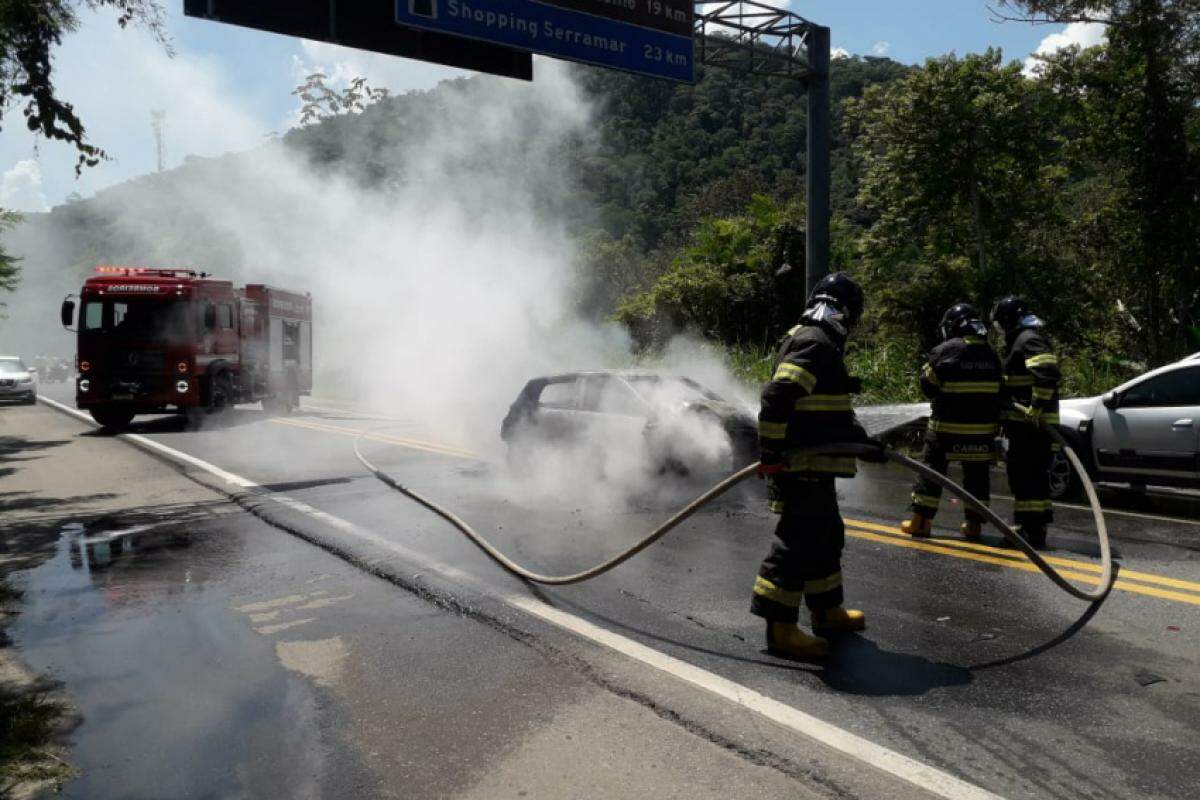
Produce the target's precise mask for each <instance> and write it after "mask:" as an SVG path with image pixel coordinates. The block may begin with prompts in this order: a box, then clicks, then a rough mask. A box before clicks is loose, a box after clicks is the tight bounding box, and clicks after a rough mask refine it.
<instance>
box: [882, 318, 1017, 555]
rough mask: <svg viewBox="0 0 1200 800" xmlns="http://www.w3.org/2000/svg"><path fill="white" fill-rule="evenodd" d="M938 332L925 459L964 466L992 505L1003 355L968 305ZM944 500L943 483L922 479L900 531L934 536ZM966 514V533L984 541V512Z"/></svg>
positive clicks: (926, 378)
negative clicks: (910, 510)
mask: <svg viewBox="0 0 1200 800" xmlns="http://www.w3.org/2000/svg"><path fill="white" fill-rule="evenodd" d="M938 333H939V334H940V335H941V337H942V343H941V344H940V345H938V346H937V347H935V348H934V349H933V350H932V351H931V352H930V353H929V356H928V359H927V360H926V363H925V366H924V367H923V368H922V370H921V391H922V392H924V394H925V396H926V397H928V398H929V399H930V400H931V401H932V403H933V413H932V414H931V415H930V417H929V427H928V428H927V430H926V432H925V453H924V456H923V458H924V461H925V463H926V464H928V465H929V466H930V467H932V468H933V469H935V470H937V471H938V472H940V473H942V474H943V475H945V474H946V471H947V469H948V468H949V465H950V463H951V462H958V463H960V464H962V470H963V483H964V487H965V488H966V490H967V491H968V492H970V493H971V494H973V495H974V496H975V497H976V498H978V499H979V500H982V501H983V502H984V503H986V502H988V500H990V499H991V466H992V463H993V462H994V461H995V460H996V434H997V432H998V428H999V419H1000V382H1001V377H1002V374H1003V373H1002V370H1001V366H1000V359H999V357H998V356H997V355H996V353H995V351H993V350H992V348H991V345H989V344H988V342H987V326H986V325H984V324H983V321H982V320H981V318H980V314H979V312H978V311H977V310H976V309H975V307H974V306H971V305H969V304H967V303H959V304H958V305H955V306H952V307H951V308H950V309H949V310H948V311H946V313H945V315H944V316H943V317H942V323H941V325H940V326H939V327H938ZM941 498H942V487H941V486H939V485H938V484H936V483H934V482H933V481H931V480H928V479H927V478H921V479H919V480H918V481H917V483H916V485H915V486H914V487H913V494H912V519H910V520H906V521H905V522H902V523H901V524H900V529H901V530H902V531H904V533H907V534H908V535H910V536H917V537H925V536H929V535H930V531H931V529H932V524H933V517H934V515H935V514H937V510H938V504H939V503H940V502H941ZM966 517H967V519H966V522H964V523H963V525H962V533H963V536H965V537H966V538H968V539H978V538H979V535H980V533H981V531H982V529H983V516H982V515H981V514H980V513H979V512H978V511H975V510H974V509H970V508H968V509H967V511H966Z"/></svg>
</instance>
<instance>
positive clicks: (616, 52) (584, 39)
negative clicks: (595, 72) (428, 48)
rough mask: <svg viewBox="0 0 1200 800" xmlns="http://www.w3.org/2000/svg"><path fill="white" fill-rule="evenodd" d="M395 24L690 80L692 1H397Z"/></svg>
mask: <svg viewBox="0 0 1200 800" xmlns="http://www.w3.org/2000/svg"><path fill="white" fill-rule="evenodd" d="M581 9H589V10H587V11H585V10H581ZM396 22H397V24H399V25H404V26H407V27H411V28H421V29H424V30H429V31H437V32H440V33H447V34H451V35H453V36H461V37H464V38H468V39H476V40H479V41H483V42H491V43H493V44H499V45H505V46H508V47H512V48H516V49H518V50H523V51H527V52H531V53H542V54H544V55H548V56H554V57H557V58H566V59H570V60H572V61H583V62H586V63H589V64H598V65H600V66H603V67H613V68H616V69H622V70H626V71H628V72H636V73H639V74H642V75H651V76H654V77H657V78H668V79H670V80H676V81H683V82H687V83H691V82H693V81H694V80H695V77H694V63H693V54H692V35H691V30H692V0H543V1H539V0H396Z"/></svg>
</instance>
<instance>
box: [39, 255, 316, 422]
mask: <svg viewBox="0 0 1200 800" xmlns="http://www.w3.org/2000/svg"><path fill="white" fill-rule="evenodd" d="M76 300H78V305H79V308H78V312H79V313H78V319H76ZM61 318H62V324H63V326H64V327H66V328H67V329H68V330H72V331H73V332H75V333H77V335H78V350H77V355H76V369H77V372H78V378H76V383H75V404H76V406H77V407H78V408H80V409H84V410H87V411H89V412H90V413H91V415H92V417H93V418H94V419H95V420H96V421H97V422H99V423H100V424H101V425H103V426H105V427H109V428H123V427H125V426H127V425H128V424H129V422H130V421H131V420H132V419H133V417H134V416H135V415H137V414H161V413H171V412H176V413H184V414H188V415H189V416H191V417H196V416H198V415H201V414H204V413H206V412H209V413H211V412H218V411H221V410H222V409H226V408H228V407H230V406H232V405H234V404H235V403H251V402H255V401H262V404H263V408H264V409H266V410H268V411H271V412H274V413H279V414H286V413H288V412H290V411H291V410H293V409H295V408H296V407H298V405H299V398H300V396H302V395H307V394H310V393H311V392H312V298H311V296H310V295H309V294H308V293H301V292H295V291H286V290H283V289H276V288H273V287H270V286H264V285H262V284H249V285H247V286H245V287H244V288H240V289H239V288H236V287H234V285H233V283H232V282H231V281H224V280H218V279H215V278H212V277H210V276H209V275H208V274H207V273H204V272H195V271H194V270H189V269H159V268H155V267H110V266H102V267H96V272H95V274H94V275H93V276H91V277H89V278H88V279H87V281H86V282H85V283H84V285H83V289H82V290H81V291H80V293H79V295H78V296H75V295H72V296H68V297H67V298H66V299H65V300H63V304H62V309H61ZM73 324H75V325H76V327H74V328H72V325H73Z"/></svg>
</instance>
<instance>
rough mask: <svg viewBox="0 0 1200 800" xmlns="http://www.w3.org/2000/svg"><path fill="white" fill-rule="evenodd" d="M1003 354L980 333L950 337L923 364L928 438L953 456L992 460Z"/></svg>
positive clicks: (956, 459) (997, 424)
mask: <svg viewBox="0 0 1200 800" xmlns="http://www.w3.org/2000/svg"><path fill="white" fill-rule="evenodd" d="M1002 376H1003V371H1002V368H1001V365H1000V358H999V357H998V356H997V355H996V353H995V351H994V350H992V348H991V345H989V344H988V343H987V339H985V338H983V337H982V336H960V337H955V338H952V339H947V340H946V341H944V342H942V343H941V344H940V345H938V346H937V347H935V348H934V349H933V350H932V351H930V353H929V356H928V357H927V360H926V362H925V366H924V367H923V368H922V369H921V391H922V392H924V394H925V396H926V397H928V398H929V399H930V400H931V401H932V404H933V413H932V414H931V415H930V418H929V431H928V435H927V439H928V441H930V442H931V443H933V444H935V445H936V446H938V447H939V448H941V449H942V450H943V451H944V452H945V453H946V455H947V457H949V459H950V460H951V461H991V460H992V459H993V457H994V455H995V451H996V432H997V430H998V428H999V420H1000V383H1001V378H1002Z"/></svg>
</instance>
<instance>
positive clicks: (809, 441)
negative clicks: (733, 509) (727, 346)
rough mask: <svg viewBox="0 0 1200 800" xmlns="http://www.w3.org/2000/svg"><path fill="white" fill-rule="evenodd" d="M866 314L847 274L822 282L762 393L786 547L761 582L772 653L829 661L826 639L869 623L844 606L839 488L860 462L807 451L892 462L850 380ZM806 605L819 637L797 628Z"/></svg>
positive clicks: (778, 546) (760, 612) (765, 440)
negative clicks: (857, 447) (857, 328)
mask: <svg viewBox="0 0 1200 800" xmlns="http://www.w3.org/2000/svg"><path fill="white" fill-rule="evenodd" d="M862 310H863V294H862V289H860V288H859V286H858V284H856V283H855V282H854V281H853V280H851V279H850V278H849V277H848V276H847V275H845V274H844V273H835V274H833V275H829V276H827V277H825V278H823V279H822V280H821V281H820V282H818V283H817V285H816V286H815V287H814V288H813V291H812V293H811V295H810V296H809V299H808V304H807V306H806V310H805V312H804V314H803V316H802V317H801V320H800V324H799V325H797V326H796V327H794V328H792V330H791V331H789V332H788V334H787V336H786V337H784V340H783V342H782V344H781V346H780V349H779V354H778V356H777V357H776V361H775V372H774V377H773V378H772V379H771V381H770V382H769V383H768V384H767V385H766V387H765V388H764V389H763V393H762V410H761V411H760V413H759V445H760V448H761V451H762V466H761V467H760V468H759V472H760V475H762V476H765V477H766V478H767V480H768V493H769V496H770V503H771V511H773V512H774V513H777V514H779V515H780V517H779V523H778V525H777V527H776V529H775V535H776V537H778V541H776V542H775V543H774V545H773V546H772V548H771V552H770V554H769V555H768V556H767V558H766V560H765V561H764V562H763V564H762V567H761V568H760V569H759V572H758V577H757V578H756V579H755V582H754V596H753V600H752V603H751V613H753V614H755V615H757V616H760V617H763V618H764V619H765V620H766V621H767V649H768V650H769V651H770V652H772V653H775V654H776V655H781V656H785V657H789V658H796V659H800V660H814V659H820V658H823V657H824V656H826V655H828V654H829V642H828V640H827V639H825V638H822V634H832V633H842V632H849V631H858V630H862V629H863V628H864V627H865V625H866V618H865V615H864V614H863V612H861V611H855V610H851V609H846V608H843V607H842V565H841V556H842V548H843V546H844V544H845V529H844V527H843V524H842V518H841V514H840V512H839V510H838V502H837V491H836V489H835V486H834V479H835V478H839V477H841V478H850V477H854V474H855V472H856V469H857V464H856V463H855V459H854V458H852V457H844V456H835V455H820V454H806V453H802V452H799V451H800V450H801V449H802V448H808V447H812V446H815V445H821V444H828V443H831V442H862V443H868V444H871V445H873V446H874V447H876V448H878V455H877V456H876V455H871V456H866V457H864V458H865V459H866V460H870V461H880V462H882V461H886V458H885V457H884V455H883V448H882V446H881V445H880V444H879V443H878V442H876V441H874V440H873V439H871V438H870V437H868V436H867V433H866V431H864V430H863V428H862V426H860V425H859V423H858V420H857V418H856V417H855V415H854V411H853V409H852V408H851V406H850V395H851V394H853V393H855V392H857V391H859V390H860V389H861V381H859V380H858V379H856V378H851V377H850V376H849V375H848V374H847V372H846V365H845V362H844V360H843V359H844V355H845V353H844V348H845V345H846V337H847V335H848V334H849V332H850V330H851V328H853V327H854V325H855V324H856V323H857V322H858V320H859V318H860V317H861V316H862ZM802 603H805V604H807V606H808V609H809V611H810V612H811V616H812V626H813V631H814V633H815V634H816V635H810V634H808V633H806V632H805V631H802V630H800V628H799V627H797V622H798V620H799V614H800V605H801V604H802Z"/></svg>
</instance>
